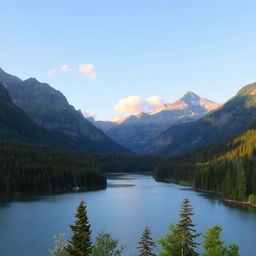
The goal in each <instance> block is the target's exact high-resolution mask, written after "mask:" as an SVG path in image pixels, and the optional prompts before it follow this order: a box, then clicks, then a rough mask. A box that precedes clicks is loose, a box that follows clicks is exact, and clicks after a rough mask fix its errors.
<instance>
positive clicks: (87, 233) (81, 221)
mask: <svg viewBox="0 0 256 256" xmlns="http://www.w3.org/2000/svg"><path fill="white" fill-rule="evenodd" d="M70 228H71V230H72V232H73V235H72V237H71V240H70V241H68V245H67V251H68V253H69V254H70V255H72V256H89V255H91V252H92V242H91V230H90V224H89V221H88V217H87V211H86V204H85V202H84V201H81V202H80V203H79V205H78V207H77V211H76V220H75V223H74V224H73V225H70Z"/></svg>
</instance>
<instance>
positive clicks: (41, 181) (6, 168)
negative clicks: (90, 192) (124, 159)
mask: <svg viewBox="0 0 256 256" xmlns="http://www.w3.org/2000/svg"><path fill="white" fill-rule="evenodd" d="M95 162H96V158H95V157H94V156H90V155H86V154H83V153H78V152H72V151H57V150H55V149H51V148H46V147H40V146H33V145H22V144H10V143H0V194H1V195H10V194H18V193H27V192H35V191H36V192H45V191H47V192H48V191H51V192H54V191H63V190H72V188H73V187H77V186H78V187H80V188H87V189H88V188H105V187H106V178H105V177H104V175H103V174H102V173H101V172H100V170H99V169H98V168H97V167H96V165H97V164H96V163H95Z"/></svg>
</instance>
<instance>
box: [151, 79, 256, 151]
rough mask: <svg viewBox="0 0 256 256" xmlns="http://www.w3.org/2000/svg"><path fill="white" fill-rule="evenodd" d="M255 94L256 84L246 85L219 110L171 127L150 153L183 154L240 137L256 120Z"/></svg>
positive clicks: (155, 140)
mask: <svg viewBox="0 0 256 256" xmlns="http://www.w3.org/2000/svg"><path fill="white" fill-rule="evenodd" d="M255 92H256V83H252V84H249V85H246V86H244V87H243V88H242V89H240V90H239V91H238V93H237V94H236V95H235V96H234V97H232V98H231V99H230V100H229V101H227V102H226V103H225V104H224V105H222V106H221V107H220V108H219V109H217V110H215V111H213V112H210V113H208V114H206V115H205V117H203V118H202V119H199V120H198V121H196V122H193V123H189V124H181V125H177V126H172V127H170V128H169V129H167V130H166V131H164V132H163V133H162V134H160V135H159V136H158V137H157V138H155V139H154V141H153V142H152V144H151V149H153V151H152V152H151V153H153V154H154V153H156V154H163V155H180V154H184V153H188V152H192V151H194V150H197V149H199V148H201V147H204V146H208V145H211V144H215V143H219V142H223V141H225V140H227V139H229V138H231V137H233V136H236V135H239V133H241V132H243V131H244V130H245V129H246V127H247V125H248V124H249V122H250V120H252V119H254V118H255V117H256V93H255Z"/></svg>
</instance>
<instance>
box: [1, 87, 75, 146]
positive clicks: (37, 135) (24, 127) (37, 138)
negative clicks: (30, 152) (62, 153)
mask: <svg viewBox="0 0 256 256" xmlns="http://www.w3.org/2000/svg"><path fill="white" fill-rule="evenodd" d="M0 139H1V140H8V141H13V142H28V143H38V144H47V145H52V146H59V147H68V145H69V142H68V140H66V138H65V137H61V136H60V135H58V134H53V133H50V132H48V131H46V130H45V129H43V128H41V127H39V126H38V125H36V124H35V123H34V122H33V121H32V120H31V119H30V118H29V117H28V116H27V115H26V114H25V113H24V111H22V110H21V109H20V108H18V107H17V106H16V105H14V104H13V102H12V100H11V97H10V95H9V92H8V91H7V89H6V88H5V87H4V86H2V85H1V84H0ZM70 147H71V145H70Z"/></svg>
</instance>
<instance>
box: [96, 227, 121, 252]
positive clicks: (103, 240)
mask: <svg viewBox="0 0 256 256" xmlns="http://www.w3.org/2000/svg"><path fill="white" fill-rule="evenodd" d="M124 250H125V247H124V246H123V245H121V246H119V242H118V239H115V238H113V237H112V235H111V234H110V233H105V232H103V231H101V232H100V233H99V234H98V236H97V237H96V241H95V243H94V245H93V247H92V256H120V255H122V253H123V252H124Z"/></svg>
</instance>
